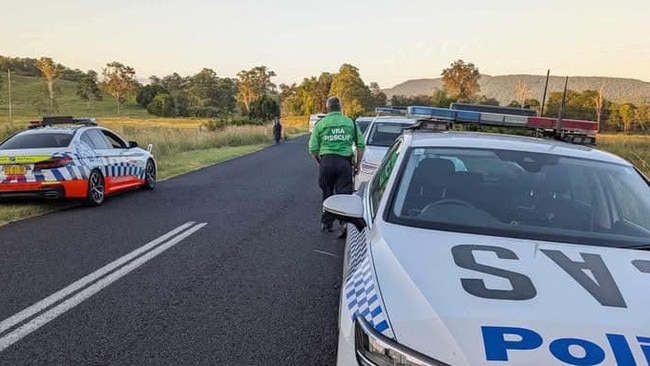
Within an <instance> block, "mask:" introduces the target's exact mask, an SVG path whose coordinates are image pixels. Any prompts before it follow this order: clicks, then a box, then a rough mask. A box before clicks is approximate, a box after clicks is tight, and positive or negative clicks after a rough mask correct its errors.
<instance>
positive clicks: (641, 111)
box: [634, 103, 650, 131]
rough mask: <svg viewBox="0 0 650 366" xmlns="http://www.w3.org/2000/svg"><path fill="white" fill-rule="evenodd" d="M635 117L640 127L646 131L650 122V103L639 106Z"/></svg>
mask: <svg viewBox="0 0 650 366" xmlns="http://www.w3.org/2000/svg"><path fill="white" fill-rule="evenodd" d="M634 119H635V120H636V122H637V123H638V124H639V127H641V129H642V130H643V131H646V130H647V128H648V124H649V123H650V105H648V104H647V103H644V104H642V105H640V106H638V107H637V108H636V110H635V111H634Z"/></svg>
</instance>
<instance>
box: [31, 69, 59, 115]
mask: <svg viewBox="0 0 650 366" xmlns="http://www.w3.org/2000/svg"><path fill="white" fill-rule="evenodd" d="M36 68H38V69H39V70H40V71H41V73H42V74H43V77H45V81H46V82H47V91H48V93H49V96H50V106H49V107H50V108H49V112H48V114H52V111H53V110H54V79H56V78H58V77H59V75H61V71H63V68H62V67H61V65H57V64H55V63H54V61H53V60H52V59H51V58H49V57H41V58H40V60H36Z"/></svg>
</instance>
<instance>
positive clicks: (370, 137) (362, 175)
mask: <svg viewBox="0 0 650 366" xmlns="http://www.w3.org/2000/svg"><path fill="white" fill-rule="evenodd" d="M415 122H416V119H413V118H406V117H394V116H379V117H376V118H374V119H373V121H372V122H370V125H369V126H368V128H367V129H366V132H365V133H364V138H365V142H366V148H365V150H364V152H363V159H362V160H361V164H360V169H359V174H358V175H357V176H356V177H355V179H354V189H355V190H358V189H359V187H360V186H361V184H363V183H364V182H367V181H369V180H370V177H371V176H372V174H373V173H374V172H375V170H376V169H377V166H378V165H379V163H381V159H383V157H384V155H386V151H388V147H389V146H390V145H391V144H392V143H393V142H395V140H396V139H397V137H399V135H401V134H402V130H403V129H404V128H406V127H409V126H411V125H413V123H415Z"/></svg>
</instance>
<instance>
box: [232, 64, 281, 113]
mask: <svg viewBox="0 0 650 366" xmlns="http://www.w3.org/2000/svg"><path fill="white" fill-rule="evenodd" d="M237 76H238V77H239V92H238V93H237V101H239V103H240V104H241V105H242V106H243V107H244V111H245V112H246V113H248V111H249V110H250V109H249V108H250V104H251V102H253V101H254V100H256V99H259V98H260V97H262V95H264V94H266V93H270V92H272V91H274V90H275V84H273V83H272V82H271V78H272V77H274V76H276V75H275V72H274V71H272V70H269V69H268V68H267V67H266V66H256V67H254V68H252V69H250V70H248V71H246V70H242V71H240V72H239V73H237Z"/></svg>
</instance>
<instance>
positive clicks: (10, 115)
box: [7, 68, 13, 123]
mask: <svg viewBox="0 0 650 366" xmlns="http://www.w3.org/2000/svg"><path fill="white" fill-rule="evenodd" d="M7 84H8V87H9V123H12V122H13V115H12V113H11V112H12V111H11V69H9V68H7Z"/></svg>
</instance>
